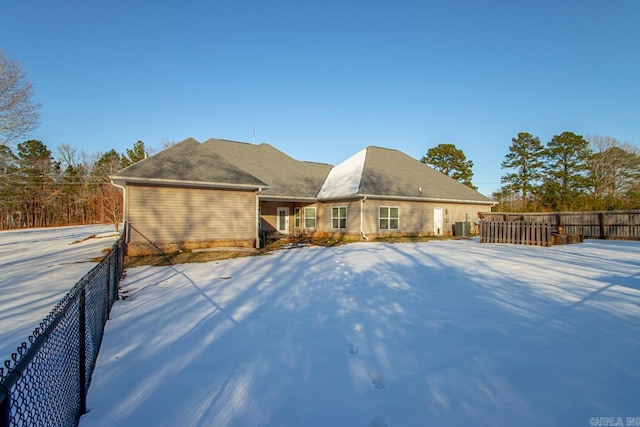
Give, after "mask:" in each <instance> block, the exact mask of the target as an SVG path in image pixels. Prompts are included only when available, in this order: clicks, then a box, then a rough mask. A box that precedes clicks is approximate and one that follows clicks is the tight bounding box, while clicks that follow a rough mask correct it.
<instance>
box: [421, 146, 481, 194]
mask: <svg viewBox="0 0 640 427" xmlns="http://www.w3.org/2000/svg"><path fill="white" fill-rule="evenodd" d="M420 161H421V162H422V163H425V164H428V165H430V166H431V167H433V168H434V169H435V170H437V171H439V172H442V173H443V174H445V175H448V176H450V177H451V178H453V179H455V180H456V181H458V182H461V183H462V184H464V185H466V186H467V187H470V188H473V189H474V190H477V189H478V188H477V187H476V186H474V185H473V184H472V183H471V178H472V177H473V171H472V168H473V162H472V161H471V160H467V156H465V154H464V152H463V151H462V150H460V149H458V148H456V146H455V145H454V144H438V145H437V146H435V147H432V148H429V150H427V154H426V155H425V156H423V157H422V159H420Z"/></svg>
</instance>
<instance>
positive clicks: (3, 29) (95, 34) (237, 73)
mask: <svg viewBox="0 0 640 427" xmlns="http://www.w3.org/2000/svg"><path fill="white" fill-rule="evenodd" d="M2 15H3V19H2V25H1V26H0V49H1V50H3V51H4V53H5V55H7V56H8V57H10V58H11V59H13V60H16V61H18V62H19V63H20V64H21V65H22V66H23V67H24V69H25V70H26V71H27V73H28V77H29V80H30V81H31V82H32V84H33V85H34V87H35V89H36V100H37V101H38V102H40V103H42V104H43V107H42V111H41V125H40V127H39V128H38V129H37V130H36V131H35V132H34V134H33V135H32V137H33V138H37V139H40V140H41V141H43V142H44V143H45V144H46V145H47V146H48V147H49V148H50V149H52V150H54V149H55V147H57V146H58V145H60V144H63V143H64V144H70V145H72V146H75V147H78V148H81V149H84V150H85V151H86V152H88V153H93V152H96V151H102V152H105V151H108V150H110V149H112V148H115V149H116V150H117V151H119V152H123V151H124V150H125V149H126V148H130V147H131V146H132V145H133V143H135V142H136V141H137V140H142V141H144V142H145V144H146V145H147V146H148V147H152V148H160V147H161V146H162V144H163V143H164V142H166V141H175V142H178V141H181V140H183V139H185V138H188V137H194V138H196V139H198V140H200V141H204V140H206V139H207V138H210V137H216V138H223V139H231V140H238V141H245V142H252V141H253V137H254V127H255V138H256V142H268V143H270V144H272V145H273V146H275V147H276V148H278V149H280V150H282V151H284V152H285V153H287V154H289V155H291V156H292V157H294V158H297V159H300V160H312V161H319V162H326V163H332V164H336V163H339V162H341V161H342V160H345V159H346V158H348V157H349V156H351V155H352V154H354V153H355V152H357V151H358V150H360V149H361V148H363V147H366V146H368V145H377V146H383V147H388V148H394V149H398V150H401V151H403V152H405V153H407V154H409V155H410V156H412V157H415V158H420V157H422V156H423V155H424V154H425V153H426V151H427V149H428V148H430V147H433V146H435V145H437V144H440V143H452V144H455V145H456V146H457V147H458V148H461V149H462V150H463V151H464V152H465V154H466V155H467V158H469V159H471V160H473V162H474V168H473V170H474V179H473V181H474V183H475V184H476V185H477V186H478V187H479V188H480V191H481V192H483V193H485V194H490V193H491V192H492V191H495V190H497V189H498V188H499V186H500V177H501V176H502V175H503V174H504V173H505V172H506V171H504V170H501V169H500V163H501V162H502V161H503V160H504V156H505V155H506V154H507V152H508V147H509V145H510V144H511V138H513V137H515V136H516V135H517V133H518V132H523V131H526V132H530V133H532V134H533V135H536V136H538V137H540V139H541V140H542V142H547V141H548V140H550V139H551V137H553V135H556V134H559V133H561V132H564V131H571V132H575V133H578V134H581V135H585V136H587V135H593V134H597V135H608V136H613V137H615V138H617V139H619V140H621V141H627V142H632V143H635V144H636V145H637V144H639V143H640V25H638V22H640V1H637V0H610V1H604V0H599V1H592V0H582V1H571V0H566V1H561V0H556V1H549V0H540V1H524V0H522V1H521V0H510V1H506V0H505V1H491V0H487V1H471V0H464V1H463V0H458V1H430V0H421V1H393V2H392V1H389V0H387V1H378V0H368V1H359V0H357V1H344V0H342V1H334V0H325V1H322V2H308V1H292V0H284V1H247V0H232V1H192V0H183V1H163V0H156V1H153V2H152V1H124V0H82V1H80V0H78V1H66V0H61V1H58V2H52V1H50V0H36V1H32V0H22V1H14V2H5V4H4V5H3V6H2Z"/></svg>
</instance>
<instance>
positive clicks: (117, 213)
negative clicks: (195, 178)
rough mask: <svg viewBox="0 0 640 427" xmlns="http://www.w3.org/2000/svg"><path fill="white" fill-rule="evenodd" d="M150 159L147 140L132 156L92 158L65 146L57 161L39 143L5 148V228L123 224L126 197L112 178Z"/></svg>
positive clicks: (1, 203)
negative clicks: (123, 206) (116, 173)
mask: <svg viewBox="0 0 640 427" xmlns="http://www.w3.org/2000/svg"><path fill="white" fill-rule="evenodd" d="M145 156H146V153H145V146H144V143H143V142H142V141H138V142H136V143H135V144H134V145H133V147H132V148H131V149H127V150H126V153H123V154H119V153H117V152H116V151H115V150H110V151H108V152H106V153H95V154H92V155H88V154H86V153H84V152H79V151H78V150H77V149H76V148H74V147H72V146H70V145H65V144H63V145H61V146H59V147H58V149H57V153H56V155H55V156H54V155H53V154H52V152H51V151H50V150H49V149H48V148H47V146H46V145H45V144H44V143H42V142H41V141H38V140H28V141H25V142H23V143H21V144H18V145H17V147H16V150H15V152H14V150H12V149H11V148H10V147H9V146H7V145H0V170H1V171H2V176H1V177H0V229H12V228H31V227H51V226H61V225H79V224H95V223H111V224H114V225H115V226H116V228H117V224H118V223H119V222H120V221H122V194H121V193H120V191H119V190H118V189H117V188H116V187H114V186H113V185H111V181H110V179H109V175H112V174H114V173H115V172H117V171H118V170H120V169H122V168H124V167H127V166H129V165H131V164H133V163H136V162H138V161H140V160H142V159H144V158H145Z"/></svg>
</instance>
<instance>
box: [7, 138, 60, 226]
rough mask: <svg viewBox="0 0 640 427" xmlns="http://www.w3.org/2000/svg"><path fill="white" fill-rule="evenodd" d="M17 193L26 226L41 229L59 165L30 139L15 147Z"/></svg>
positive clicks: (38, 143)
mask: <svg viewBox="0 0 640 427" xmlns="http://www.w3.org/2000/svg"><path fill="white" fill-rule="evenodd" d="M17 163H18V167H19V169H18V177H19V180H20V182H19V184H18V186H17V187H18V188H19V193H20V197H21V198H22V211H23V212H24V214H25V217H24V222H25V225H26V226H27V227H43V226H46V225H49V223H48V222H47V221H46V219H47V216H46V209H47V202H48V201H49V198H48V196H49V194H50V192H51V190H52V184H53V183H54V179H55V175H56V173H57V172H58V170H59V165H58V164H57V163H56V162H54V160H53V157H52V156H51V151H49V149H48V148H47V146H46V145H44V144H43V143H42V142H41V141H37V140H34V139H31V140H29V141H25V142H23V143H21V144H18V155H17Z"/></svg>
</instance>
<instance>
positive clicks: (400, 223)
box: [111, 138, 494, 255]
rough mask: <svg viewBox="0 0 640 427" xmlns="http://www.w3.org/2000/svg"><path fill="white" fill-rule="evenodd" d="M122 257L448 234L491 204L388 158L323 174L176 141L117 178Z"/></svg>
mask: <svg viewBox="0 0 640 427" xmlns="http://www.w3.org/2000/svg"><path fill="white" fill-rule="evenodd" d="M111 179H112V183H113V184H114V185H115V186H116V187H118V188H120V189H121V190H122V192H123V195H124V220H125V221H126V222H127V223H128V224H129V227H130V228H129V232H130V233H129V254H131V255H136V254H147V253H154V252H156V253H157V252H158V251H161V252H175V251H177V250H181V249H186V250H190V249H196V248H207V247H215V246H246V247H257V246H258V245H259V242H260V236H261V235H264V234H267V235H277V236H286V235H298V234H303V233H306V234H309V235H319V234H322V235H332V236H348V237H350V238H356V239H363V240H368V239H370V238H372V237H381V236H395V235H446V234H451V232H452V225H453V224H454V223H455V222H469V221H472V220H473V219H474V218H476V217H477V215H478V214H479V213H480V212H489V211H490V210H491V206H492V205H493V204H494V202H493V201H492V200H491V199H489V198H487V197H485V196H483V195H482V194H480V193H478V192H477V191H474V190H472V189H470V188H469V187H467V186H465V185H463V184H460V183H459V182H457V181H456V180H454V179H452V178H450V177H448V176H446V175H444V174H442V173H440V172H437V171H435V170H434V169H432V168H430V167H429V166H427V165H425V164H423V163H421V162H419V161H418V160H416V159H413V158H411V157H409V156H408V155H406V154H404V153H402V152H400V151H397V150H392V149H387V148H380V147H367V148H364V149H362V150H361V151H359V152H357V153H356V154H354V155H353V156H351V157H350V158H348V159H347V160H345V161H344V162H342V163H340V164H338V165H336V166H332V165H329V164H324V163H313V162H305V161H300V160H296V159H293V158H291V157H289V156H288V155H286V154H285V153H283V152H281V151H279V150H277V149H276V148H274V147H273V146H271V145H269V144H265V143H263V144H258V145H256V144H248V143H243V142H234V141H227V140H222V139H209V140H207V141H205V142H203V143H200V142H198V141H196V140H194V139H191V138H189V139H187V140H185V141H182V142H180V143H178V144H176V145H174V146H172V147H170V148H168V149H166V150H164V151H161V152H160V153H157V154H156V155H154V156H151V157H149V158H147V159H145V160H143V161H141V162H139V163H136V164H134V165H132V166H129V167H128V168H126V169H123V170H121V171H119V172H118V173H117V174H115V175H113V176H112V177H111Z"/></svg>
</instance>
